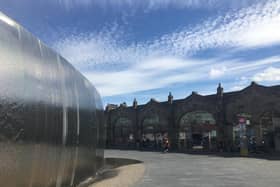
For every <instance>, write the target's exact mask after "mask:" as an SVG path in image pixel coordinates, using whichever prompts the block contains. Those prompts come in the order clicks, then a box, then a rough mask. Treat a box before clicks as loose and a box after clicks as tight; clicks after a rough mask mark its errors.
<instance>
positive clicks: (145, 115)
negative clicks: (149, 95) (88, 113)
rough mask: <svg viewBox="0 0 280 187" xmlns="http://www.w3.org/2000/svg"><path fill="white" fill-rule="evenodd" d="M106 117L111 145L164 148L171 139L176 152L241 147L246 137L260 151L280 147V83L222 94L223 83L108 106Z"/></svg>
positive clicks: (108, 145)
mask: <svg viewBox="0 0 280 187" xmlns="http://www.w3.org/2000/svg"><path fill="white" fill-rule="evenodd" d="M105 116H106V124H107V147H109V148H123V149H150V150H160V149H161V145H162V140H163V138H164V137H168V139H169V141H170V143H171V149H172V150H173V151H178V152H187V151H192V150H196V149H200V150H202V151H219V150H220V149H222V150H224V151H238V149H239V148H240V142H241V141H240V139H241V138H244V137H245V138H246V139H247V140H248V144H249V145H250V143H252V142H254V145H255V146H256V147H257V148H258V149H260V150H264V151H280V86H270V87H267V86H262V85H259V84H257V83H255V82H252V83H251V84H250V85H249V86H248V87H246V88H244V89H243V90H240V91H234V92H227V93H224V92H223V88H222V86H221V84H219V86H218V88H217V92H216V94H212V95H200V94H198V93H196V92H192V94H191V95H189V96H188V97H186V98H183V99H179V100H173V96H172V94H171V93H169V95H168V100H167V101H165V102H158V101H156V100H155V99H151V100H150V101H149V102H148V103H146V104H144V105H138V104H137V100H136V99H135V100H134V101H133V105H132V106H127V105H126V104H125V103H123V104H121V105H112V104H109V105H107V107H106V111H105Z"/></svg>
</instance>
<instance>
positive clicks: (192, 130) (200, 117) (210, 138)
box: [178, 111, 216, 151]
mask: <svg viewBox="0 0 280 187" xmlns="http://www.w3.org/2000/svg"><path fill="white" fill-rule="evenodd" d="M215 124H216V121H215V119H214V117H213V116H212V114H210V113H207V112H201V111H196V112H190V113H186V114H185V115H183V117H182V118H181V119H180V132H179V137H178V147H179V151H185V150H191V149H201V150H211V149H213V148H214V147H215V144H216V141H215V140H216V125H215Z"/></svg>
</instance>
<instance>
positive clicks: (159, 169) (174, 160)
mask: <svg viewBox="0 0 280 187" xmlns="http://www.w3.org/2000/svg"><path fill="white" fill-rule="evenodd" d="M105 156H106V157H117V158H129V159H136V160H141V161H143V162H144V165H145V172H144V176H143V178H142V179H140V181H138V182H137V184H136V185H135V187H197V186H202V187H222V186H224V187H243V186H244V187H245V186H246V187H279V186H280V160H277V159H276V160H275V159H274V160H269V159H256V158H240V157H222V156H214V155H191V154H180V153H167V154H163V153H158V152H140V151H120V150H106V152H105Z"/></svg>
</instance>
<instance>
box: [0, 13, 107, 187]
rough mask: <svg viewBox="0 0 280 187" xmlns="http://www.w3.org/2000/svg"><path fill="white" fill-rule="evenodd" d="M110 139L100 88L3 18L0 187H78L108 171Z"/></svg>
mask: <svg viewBox="0 0 280 187" xmlns="http://www.w3.org/2000/svg"><path fill="white" fill-rule="evenodd" d="M104 132H105V128H104V117H103V104H102V101H101V98H100V95H99V93H98V92H97V90H96V89H95V88H94V86H92V85H91V83H90V82H89V81H88V80H87V79H86V78H84V77H83V76H82V75H81V74H80V73H79V72H78V71H77V70H76V69H75V68H74V67H73V66H72V65H71V64H70V63H68V62H67V61H66V60H65V59H64V58H63V57H61V56H60V55H59V54H57V53H56V52H54V51H53V50H51V49H49V48H48V47H46V46H45V45H44V44H43V43H42V42H41V41H40V40H38V39H36V38H35V37H34V36H33V35H32V34H31V33H29V32H28V31H26V30H25V29H24V28H23V27H22V26H20V25H19V24H18V23H16V22H15V21H13V20H12V19H10V18H9V17H7V16H6V15H4V14H2V13H1V12H0V186H5V187H19V186H20V187H54V186H55V187H63V186H65V187H66V186H67V187H69V186H77V185H78V184H79V183H80V182H81V181H82V180H84V179H86V178H88V177H90V176H94V175H95V174H96V172H97V171H98V170H99V169H101V168H102V166H103V163H104V149H103V147H104V139H105V133H104Z"/></svg>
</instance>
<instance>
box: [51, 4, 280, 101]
mask: <svg viewBox="0 0 280 187" xmlns="http://www.w3.org/2000/svg"><path fill="white" fill-rule="evenodd" d="M279 12H280V1H273V0H269V1H267V2H266V3H259V4H256V5H254V6H252V7H250V8H246V9H242V10H240V11H238V12H235V13H228V14H226V15H223V16H220V17H218V18H214V19H213V18H210V19H209V20H208V21H206V22H203V23H201V24H199V25H197V26H196V27H193V28H185V29H182V30H180V31H178V32H174V33H171V34H166V35H163V36H161V37H159V38H157V39H155V40H153V41H145V42H139V43H128V44H127V43H126V42H124V41H125V35H124V31H123V29H122V28H120V26H118V25H117V24H115V25H114V27H113V28H110V29H108V28H104V29H103V30H101V31H100V32H95V33H90V34H83V35H80V36H70V37H69V38H65V39H62V40H60V41H59V42H57V43H56V44H55V48H56V49H58V51H60V52H61V53H62V55H63V56H64V57H66V58H67V59H68V60H69V61H70V62H72V63H73V64H74V65H75V66H76V67H78V68H81V69H83V70H84V69H86V67H92V66H93V67H94V65H96V64H98V65H102V66H104V67H105V68H104V71H87V72H83V73H84V74H85V75H86V77H87V78H88V79H89V80H90V81H91V82H93V84H94V85H96V87H97V88H98V89H99V90H100V92H101V94H102V95H103V96H111V95H116V94H124V93H132V92H136V91H144V90H149V89H155V88H161V87H165V86H167V85H170V84H174V83H181V82H188V81H189V82H194V81H199V80H203V79H204V80H206V79H207V78H211V79H212V80H219V79H221V78H224V77H233V76H240V75H242V73H243V74H252V72H253V71H259V70H260V68H265V67H267V66H268V65H272V64H275V63H279V62H280V60H279V59H280V57H279V56H276V57H271V58H267V59H264V60H257V61H251V62H243V61H240V60H238V59H236V60H228V61H220V60H219V59H210V60H201V61H198V60H193V59H190V58H189V57H188V56H190V54H192V53H194V52H197V51H199V50H201V49H209V48H215V47H225V46H226V47H234V48H235V49H240V48H251V47H253V48H255V47H263V46H267V45H273V44H280V20H279V19H280V13H279ZM113 65H115V66H117V67H118V66H122V65H125V68H122V70H119V69H118V70H115V71H114V70H112V71H108V70H106V69H107V67H108V66H113ZM271 71H272V70H270V72H271ZM265 73H266V74H269V73H267V72H263V74H261V75H258V76H257V75H256V76H255V79H261V78H262V79H264V78H265V77H266V78H267V77H268V75H267V76H265V75H264V74H265ZM274 74H275V72H274Z"/></svg>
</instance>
